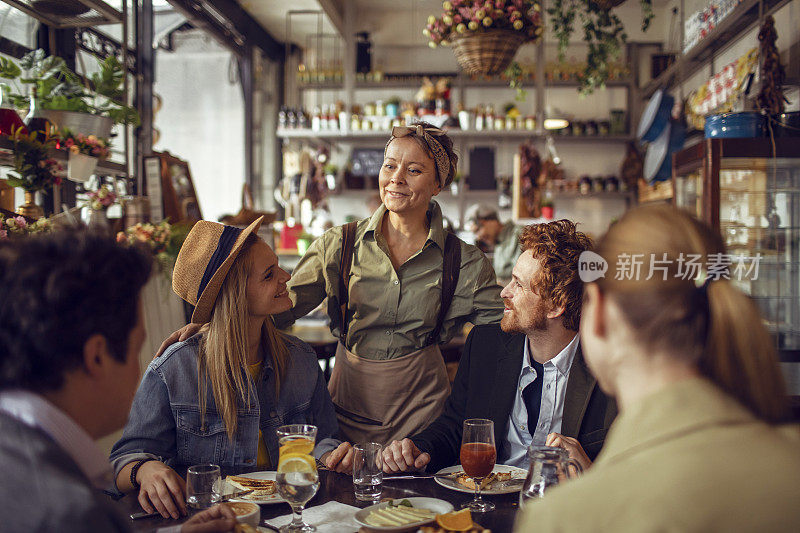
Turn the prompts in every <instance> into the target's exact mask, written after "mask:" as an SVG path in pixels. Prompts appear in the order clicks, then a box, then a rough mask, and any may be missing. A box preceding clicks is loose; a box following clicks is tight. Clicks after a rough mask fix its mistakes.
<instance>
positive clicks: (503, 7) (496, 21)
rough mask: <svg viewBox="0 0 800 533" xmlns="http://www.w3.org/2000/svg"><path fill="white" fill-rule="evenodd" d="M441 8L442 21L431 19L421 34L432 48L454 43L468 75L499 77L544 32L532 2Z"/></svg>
mask: <svg viewBox="0 0 800 533" xmlns="http://www.w3.org/2000/svg"><path fill="white" fill-rule="evenodd" d="M442 7H443V8H444V12H443V13H442V15H441V17H440V18H436V17H434V16H433V15H431V16H430V17H428V24H427V26H426V27H425V29H424V30H423V31H422V33H423V34H425V36H426V37H428V38H429V39H430V42H429V43H428V45H429V46H431V47H432V48H435V47H436V46H438V45H448V44H451V43H452V44H453V51H454V52H455V55H456V60H457V61H458V64H459V65H460V66H461V68H462V69H464V71H466V72H467V73H468V74H483V75H488V76H493V75H496V74H500V73H501V72H503V71H504V70H505V69H506V68H507V67H508V65H509V64H510V63H511V60H512V59H514V54H516V53H517V50H518V49H519V47H520V46H521V45H522V44H523V43H525V42H528V41H533V40H536V39H538V38H539V37H540V36H541V35H542V32H543V31H544V27H543V25H542V13H541V7H540V6H539V4H538V2H535V1H533V0H448V1H445V2H443V3H442Z"/></svg>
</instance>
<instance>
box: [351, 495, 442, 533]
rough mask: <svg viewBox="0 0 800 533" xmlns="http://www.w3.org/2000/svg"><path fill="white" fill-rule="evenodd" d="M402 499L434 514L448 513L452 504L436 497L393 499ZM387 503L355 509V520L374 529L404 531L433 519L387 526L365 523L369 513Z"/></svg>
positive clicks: (398, 499) (396, 499) (399, 500)
mask: <svg viewBox="0 0 800 533" xmlns="http://www.w3.org/2000/svg"><path fill="white" fill-rule="evenodd" d="M403 500H408V501H409V502H410V503H411V505H412V506H414V507H416V508H417V509H430V510H431V511H433V512H434V513H436V514H444V513H449V512H450V511H452V510H453V505H452V504H450V503H449V502H446V501H444V500H439V499H437V498H421V497H415V498H395V499H394V500H393V501H394V502H395V503H400V502H401V501H403ZM387 505H389V502H382V503H376V504H375V505H370V506H369V507H367V508H365V509H361V510H360V511H357V512H356V514H355V516H354V518H355V520H356V522H358V523H359V524H361V525H362V526H365V527H367V528H369V529H371V530H374V531H406V530H408V529H416V528H417V527H419V526H421V525H423V524H427V523H429V522H433V520H434V519H433V518H431V519H430V520H420V521H418V522H411V523H409V524H403V525H402V526H389V527H387V526H383V527H380V526H373V525H370V524H368V523H367V517H368V516H369V513H371V512H372V511H376V510H378V509H383V508H384V507H386V506H387Z"/></svg>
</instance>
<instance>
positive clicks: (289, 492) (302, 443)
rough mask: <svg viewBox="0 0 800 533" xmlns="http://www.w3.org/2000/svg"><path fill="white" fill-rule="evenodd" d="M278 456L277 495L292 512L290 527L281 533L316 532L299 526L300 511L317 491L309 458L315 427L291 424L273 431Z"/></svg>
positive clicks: (311, 528)
mask: <svg viewBox="0 0 800 533" xmlns="http://www.w3.org/2000/svg"><path fill="white" fill-rule="evenodd" d="M277 434H278V443H279V444H280V455H279V458H278V473H277V475H276V476H275V485H276V487H277V489H278V494H280V495H281V497H282V498H283V499H284V500H286V502H287V503H288V504H289V505H290V506H291V508H292V521H291V523H289V524H287V525H285V526H283V527H282V528H281V532H282V533H285V532H295V531H316V529H317V528H315V527H314V526H312V525H309V524H306V523H305V522H303V508H304V507H305V505H306V503H308V500H310V499H311V498H313V497H314V495H315V494H316V493H317V489H319V476H318V474H317V462H316V460H315V459H314V456H313V455H312V452H313V451H314V441H315V440H316V438H317V427H316V426H311V425H307V424H292V425H288V426H281V427H279V428H278V429H277Z"/></svg>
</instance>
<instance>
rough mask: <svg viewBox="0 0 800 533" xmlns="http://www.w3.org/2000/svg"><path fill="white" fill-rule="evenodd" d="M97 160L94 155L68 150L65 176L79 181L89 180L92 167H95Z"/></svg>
mask: <svg viewBox="0 0 800 533" xmlns="http://www.w3.org/2000/svg"><path fill="white" fill-rule="evenodd" d="M98 161H99V160H98V159H97V158H96V157H92V156H90V155H86V154H81V153H78V154H76V153H72V152H70V154H69V161H68V162H67V178H69V180H70V181H77V182H79V183H83V182H86V181H89V178H90V177H91V176H92V174H94V169H95V168H97V162H98Z"/></svg>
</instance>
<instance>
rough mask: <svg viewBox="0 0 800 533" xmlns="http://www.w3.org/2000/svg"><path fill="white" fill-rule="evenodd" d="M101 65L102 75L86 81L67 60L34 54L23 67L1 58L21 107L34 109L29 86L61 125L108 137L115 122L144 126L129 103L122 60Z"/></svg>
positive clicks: (4, 75)
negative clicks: (127, 102)
mask: <svg viewBox="0 0 800 533" xmlns="http://www.w3.org/2000/svg"><path fill="white" fill-rule="evenodd" d="M98 66H99V70H98V71H97V72H94V73H92V74H90V75H89V77H88V78H87V79H86V80H83V79H82V78H81V77H80V76H78V75H77V74H76V73H75V72H73V71H72V70H70V69H69V68H68V67H67V65H66V63H65V62H64V60H63V59H62V58H60V57H56V56H45V53H44V51H43V50H34V51H32V52H29V53H28V54H26V55H25V56H24V57H23V58H22V59H21V60H20V62H19V64H17V63H15V62H14V61H12V60H10V59H7V58H0V77H2V78H5V79H7V80H9V81H10V82H11V84H10V85H9V84H2V88H3V89H4V90H8V94H9V97H10V99H11V101H12V102H13V104H14V105H15V106H16V107H17V108H20V109H24V108H27V107H28V105H29V103H30V100H29V98H30V97H29V96H28V94H29V92H30V90H29V89H27V88H29V87H31V86H34V87H36V93H37V98H38V99H39V104H40V106H41V108H42V110H43V112H44V115H45V116H46V118H47V119H48V120H50V121H51V122H53V123H54V124H55V125H56V126H58V127H59V128H62V129H63V128H68V129H70V130H72V131H74V132H77V133H82V134H84V135H90V134H93V135H97V136H98V137H108V136H109V135H110V133H111V127H112V126H113V125H114V124H131V125H134V126H136V125H138V124H139V114H138V113H137V112H136V109H135V108H133V107H131V106H128V105H125V104H124V103H123V98H124V90H123V81H124V77H125V71H124V69H123V67H122V64H121V63H120V62H119V60H118V59H117V58H116V57H114V56H109V57H108V58H106V59H104V60H103V61H100V62H99V65H98ZM23 71H24V72H25V74H24V75H23Z"/></svg>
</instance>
